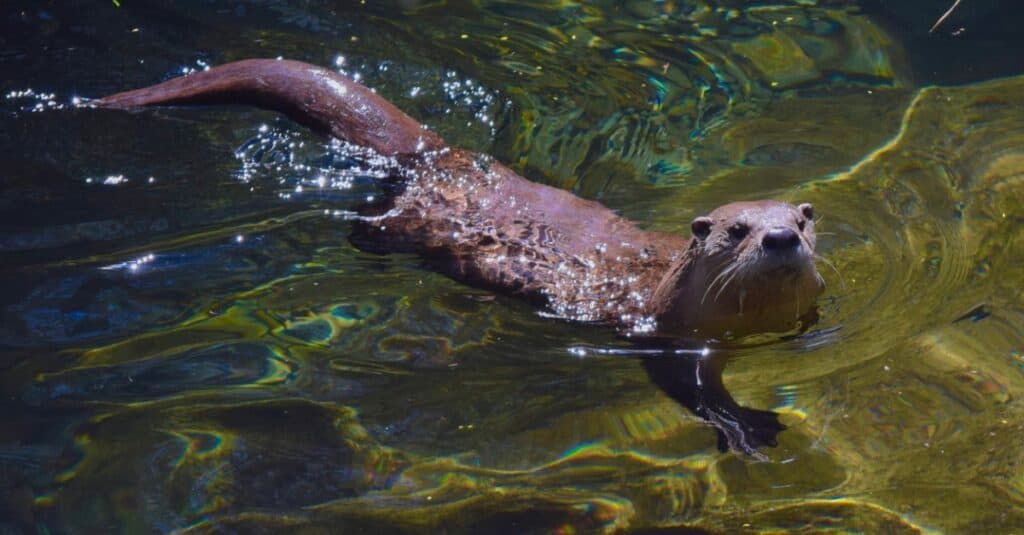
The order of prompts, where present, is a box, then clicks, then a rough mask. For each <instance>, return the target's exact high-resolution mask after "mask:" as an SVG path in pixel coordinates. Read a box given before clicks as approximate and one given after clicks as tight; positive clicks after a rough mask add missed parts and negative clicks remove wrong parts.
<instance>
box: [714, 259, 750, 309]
mask: <svg viewBox="0 0 1024 535" xmlns="http://www.w3.org/2000/svg"><path fill="white" fill-rule="evenodd" d="M741 265H743V264H736V268H733V270H732V272H733V274H732V276H731V277H729V278H728V279H726V281H725V282H723V283H722V287H721V288H719V289H718V293H716V294H715V302H716V303H717V302H718V298H719V297H720V296H721V295H722V292H724V291H725V289H726V287H728V286H729V283H730V282H732V281H733V279H735V278H736V275H739V274H740V273H741V272H742V270H741V269H739V266H741ZM740 305H741V306H740V309H741V310H742V308H743V307H742V303H741V304H740Z"/></svg>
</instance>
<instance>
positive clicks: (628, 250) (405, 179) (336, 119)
mask: <svg viewBox="0 0 1024 535" xmlns="http://www.w3.org/2000/svg"><path fill="white" fill-rule="evenodd" d="M92 104H93V105H95V106H97V107H103V108H133V107H140V106H151V105H161V104H247V105H254V106H258V107H262V108H268V109H272V110H276V111H279V112H282V113H285V114H286V115H288V116H289V117H291V118H292V119H293V120H295V121H297V122H299V123H301V124H303V125H305V126H308V127H310V128H312V129H314V130H317V131H320V132H324V133H327V134H329V135H332V136H335V137H338V138H341V139H344V140H346V141H348V142H351V143H354V144H357V145H361V146H364V147H367V148H369V149H372V150H373V151H375V152H376V153H377V154H379V155H382V156H385V157H387V159H388V162H389V163H388V165H390V166H391V167H392V168H393V171H394V173H393V174H394V175H395V176H396V178H397V179H398V180H397V184H398V186H399V187H398V192H397V193H395V194H394V195H391V196H389V197H388V198H387V199H385V200H384V201H383V202H378V203H376V204H374V205H372V206H366V207H363V208H362V209H361V214H362V216H363V217H362V218H361V219H360V220H359V222H358V223H357V228H356V230H355V232H354V233H353V235H352V237H351V238H350V239H351V240H352V242H353V243H354V244H355V245H356V246H357V247H360V248H362V249H364V250H368V251H374V252H381V253H385V252H396V251H407V252H416V253H419V254H421V255H422V256H423V257H424V258H425V259H426V261H427V262H428V263H429V264H430V265H431V267H432V268H434V269H436V270H438V271H441V272H443V273H445V274H447V275H449V276H451V277H453V278H455V279H457V280H461V281H465V282H467V283H469V284H473V285H477V286H481V287H485V288H489V289H493V290H496V291H500V292H503V293H507V294H512V295H517V296H522V297H525V298H527V299H530V300H531V301H533V302H535V303H537V304H538V305H540V306H543V307H546V309H547V310H548V311H549V312H550V313H552V314H554V315H556V316H558V317H562V318H567V319H571V320H576V321H584V322H592V323H600V324H608V325H613V326H615V327H617V328H619V329H621V330H622V331H623V332H625V333H626V334H627V335H635V334H637V335H648V336H673V337H679V336H682V337H695V336H696V337H701V338H710V337H722V336H725V335H729V334H732V335H743V334H748V333H754V332H771V331H786V330H789V329H792V328H793V327H794V326H796V325H797V323H798V320H799V318H801V317H803V316H804V315H805V314H807V313H808V312H809V311H812V310H813V307H814V300H815V297H816V296H817V295H818V294H819V293H820V292H821V290H822V289H823V286H824V284H823V280H822V278H821V276H820V275H819V274H818V272H817V270H816V269H815V267H814V245H815V235H814V219H813V218H814V211H813V208H812V207H811V205H810V204H802V205H800V206H793V205H791V204H788V203H784V202H778V201H756V202H740V203H733V204H727V205H725V206H722V207H719V208H718V209H716V210H714V211H713V212H711V213H710V214H709V215H707V216H704V217H698V218H696V219H694V220H693V222H692V224H691V227H692V231H693V236H692V237H691V238H684V237H682V236H676V235H672V234H667V233H661V232H651V231H646V230H643V229H641V228H639V227H638V226H636V225H635V224H634V223H632V222H630V221H628V220H626V219H623V218H622V217H619V216H618V215H616V214H615V213H614V212H612V211H611V210H609V209H607V208H605V207H604V206H602V205H600V204H598V203H597V202H594V201H588V200H584V199H580V198H578V197H575V196H574V195H572V194H570V193H568V192H566V191H563V190H559V189H557V188H553V187H550V186H546V185H543V184H537V183H533V182H530V181H528V180H526V179H524V178H522V177H520V176H519V175H517V174H516V173H515V172H513V171H512V170H510V169H508V168H507V167H505V166H503V165H501V164H500V163H498V162H496V161H494V160H492V159H491V158H490V157H488V156H486V155H482V154H475V153H472V152H469V151H465V150H461V149H456V148H450V147H448V146H447V145H446V144H445V142H444V140H443V139H441V137H440V136H439V135H437V134H436V133H434V132H431V131H430V130H427V129H426V128H424V127H423V126H422V125H421V124H419V123H418V122H417V121H416V120H415V119H413V118H411V117H409V116H408V115H406V114H405V113H403V112H402V111H400V110H399V109H398V108H396V107H395V106H394V105H392V104H391V103H389V102H388V101H386V100H385V99H383V98H382V97H380V96H378V95H376V94H375V93H373V92H372V91H370V90H368V89H366V88H365V87H363V86H361V85H359V84H357V83H355V82H353V81H351V80H348V79H346V78H344V77H343V76H340V75H338V74H336V73H334V72H331V71H329V70H327V69H323V68H320V67H316V66H313V65H309V64H305V63H301V62H296V61H283V60H261V59H255V60H246V61H239V62H236V63H230V64H227V65H222V66H219V67H214V68H212V69H209V70H208V71H203V72H198V73H195V74H191V75H188V76H184V77H180V78H175V79H172V80H168V81H166V82H163V83H160V84H157V85H154V86H151V87H147V88H143V89H138V90H134V91H128V92H124V93H118V94H115V95H111V96H108V97H104V98H102V99H99V100H96V101H94V102H92Z"/></svg>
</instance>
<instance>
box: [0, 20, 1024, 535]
mask: <svg viewBox="0 0 1024 535" xmlns="http://www.w3.org/2000/svg"><path fill="white" fill-rule="evenodd" d="M876 4H877V5H876ZM909 4H911V3H909V2H908V3H906V6H905V5H904V4H900V5H899V6H892V5H888V4H886V3H884V2H883V3H871V5H866V6H865V7H866V8H869V10H868V11H862V10H859V9H857V8H856V7H855V6H853V5H852V3H848V2H826V1H817V2H816V1H813V0H803V1H794V2H756V3H753V2H728V1H721V2H711V1H704V2H692V1H688V2H671V1H666V2H626V3H618V2H606V3H586V4H579V3H574V2H551V3H541V2H517V3H502V2H472V3H471V2H448V3H445V2H440V3H427V2H416V1H413V0H409V1H404V2H396V3H388V4H386V5H382V4H380V3H377V2H370V1H369V0H368V1H367V3H366V4H360V3H357V2H352V3H337V4H336V5H333V6H330V7H324V6H322V5H319V4H315V3H304V2H303V3H299V2H296V3H293V4H292V5H287V4H284V3H279V2H270V3H252V4H250V3H246V2H220V3H210V2H188V3H177V2H176V3H174V4H173V5H171V4H166V3H152V4H143V3H142V2H132V1H131V0H121V7H116V6H114V5H112V4H108V3H104V2H60V3H57V2H53V3H49V2H39V3H24V5H18V6H15V7H13V8H10V9H7V10H4V11H6V12H5V13H3V15H2V16H3V18H2V22H0V24H2V27H0V69H2V71H3V72H4V73H5V76H4V77H3V78H2V81H0V90H2V93H3V94H4V95H7V97H6V98H5V99H4V100H3V101H2V102H0V106H2V111H3V113H2V114H0V149H2V151H0V154H2V157H0V158H2V161H3V163H4V165H3V166H2V171H0V173H2V176H3V179H4V180H3V187H2V189H0V214H2V215H0V254H2V258H3V260H2V261H0V295H2V297H0V366H2V368H3V374H2V375H0V393H2V396H0V404H2V406H3V408H4V414H5V424H4V425H3V426H0V498H2V499H0V529H2V530H3V531H5V532H12V533H18V532H42V533H47V532H48V533H65V532H70V533H77V532H82V533H96V532H129V533H136V532H138V533H149V532H154V531H156V532H164V531H173V530H186V531H188V530H191V531H196V532H253V531H258V530H260V529H263V530H268V531H273V532H288V533H291V532H318V533H319V532H345V533H355V532H366V533H382V532H441V531H442V530H447V532H450V533H451V532H467V533H492V532H508V533H550V532H555V533H601V532H616V531H627V532H638V533H641V532H649V531H647V530H654V529H657V528H668V527H688V528H693V529H696V530H704V531H709V532H745V531H750V532H758V531H774V532H781V531H804V532H822V531H839V532H846V531H858V532H867V533H903V532H910V533H912V532H925V531H927V532H931V531H935V532H949V533H1013V532H1020V531H1021V530H1024V470H1022V468H1021V463H1022V462H1024V444H1022V441H1021V439H1020V437H1021V436H1022V430H1024V423H1022V422H1024V420H1022V412H1024V407H1022V405H1021V392H1022V391H1024V334H1022V333H1024V285H1022V283H1021V282H1022V281H1024V267H1022V266H1024V232H1022V228H1024V227H1022V225H1021V223H1022V220H1024V76H1017V75H1016V74H1018V73H1020V74H1021V75H1024V68H1021V67H1019V66H1015V65H1014V64H1013V60H1012V59H1011V58H1014V57H1019V56H1016V55H1015V50H1016V48H1015V47H1019V46H1020V45H1019V44H1017V43H1016V41H1014V40H1013V39H1012V38H1011V37H1012V35H1013V33H1012V32H1010V31H1003V33H1000V31H1002V30H1003V29H1005V28H1004V26H1001V25H1000V24H998V21H999V20H1000V19H1003V18H1005V19H1008V20H1011V21H1012V20H1014V17H1016V18H1019V15H1017V14H1016V11H1019V10H1018V9H1017V8H1015V7H1011V6H1009V5H1008V4H1006V3H1002V4H999V3H992V2H980V1H979V2H971V1H970V0H965V2H964V6H963V7H962V8H961V9H962V10H963V11H962V13H959V14H958V15H957V17H959V18H953V19H951V20H950V22H949V26H948V28H944V29H942V30H941V31H939V32H937V33H936V34H931V35H929V34H928V33H927V30H928V27H930V26H931V24H932V22H933V21H934V20H935V18H937V16H938V15H939V14H941V12H942V11H943V10H944V9H945V8H946V7H947V6H945V5H942V6H936V5H930V4H929V5H924V4H925V3H923V2H922V3H914V4H921V5H920V6H917V7H913V8H912V7H909ZM961 27H963V28H966V30H965V31H964V32H960V31H959V30H958V28H961ZM976 28H977V31H975V29H976ZM983 29H984V30H985V31H982V30H983ZM954 32H958V33H957V35H953V33H954ZM965 32H966V33H965ZM972 32H973V33H972ZM1001 40H1002V41H1001ZM930 46H931V47H932V48H929V47H930ZM992 50H1002V51H1003V53H1004V54H1005V56H999V57H990V59H989V60H988V61H987V62H981V61H979V58H981V57H983V56H984V55H985V54H988V52H989V51H992ZM257 56H258V57H276V56H283V57H288V58H293V59H301V60H305V61H309V62H311V63H316V64H320V65H329V66H334V67H335V68H337V69H340V70H343V71H344V72H346V73H347V74H349V75H352V76H355V75H358V76H359V78H360V80H361V81H362V82H364V83H366V84H368V85H370V86H371V87H374V88H376V90H377V91H378V92H379V93H380V94H382V95H384V96H386V97H388V98H389V99H391V100H392V101H394V102H395V103H396V104H398V105H399V106H400V107H402V108H403V109H405V110H407V111H408V112H409V113H411V114H412V115H414V116H416V117H417V118H419V119H421V120H422V121H424V122H425V123H427V124H429V125H430V126H431V127H433V128H435V129H437V130H438V131H439V132H441V133H442V134H443V135H444V136H445V137H446V138H447V139H448V140H449V141H450V142H451V143H452V144H456V145H460V146H463V147H467V148H470V149H474V150H479V151H483V152H487V153H489V154H492V155H494V156H495V157H497V158H498V159H500V160H501V161H503V162H506V163H507V164H508V165H510V166H511V167H512V168H514V169H515V170H517V171H518V172H520V173H522V174H523V175H524V176H527V177H529V178H531V179H533V180H537V181H540V182H545V183H549V184H553V185H557V186H560V187H563V188H566V189H570V190H572V191H574V192H575V193H577V194H578V195H580V196H583V197H586V198H590V199H597V200H600V201H601V202H603V203H605V204H606V205H608V206H610V207H612V208H614V209H616V210H618V211H620V212H621V213H623V214H624V215H626V216H628V217H630V218H633V219H635V220H638V221H640V222H642V223H643V224H644V225H645V226H646V227H648V228H653V229H660V230H672V231H677V232H686V231H687V229H688V227H689V221H690V220H691V219H692V218H693V217H694V216H696V215H700V214H702V213H704V212H706V211H707V210H709V209H710V208H712V207H714V206H717V205H719V204H722V203H725V202H729V201H735V200H743V199H756V198H766V197H771V198H782V199H787V200H791V201H794V202H805V201H809V202H813V203H814V205H815V212H816V214H818V215H819V216H820V217H821V222H820V223H819V224H818V229H819V248H818V249H819V253H821V254H822V255H823V256H825V258H826V259H827V260H828V261H829V262H831V263H832V264H834V268H835V269H832V267H829V266H827V265H824V264H822V265H820V266H819V268H820V270H821V272H822V274H823V275H824V276H825V277H826V280H827V282H828V289H827V291H826V294H825V295H824V296H823V297H822V298H821V299H820V307H821V314H822V319H821V321H820V322H819V323H818V325H816V326H815V327H814V328H813V329H812V331H811V332H810V333H809V334H808V335H806V336H804V337H801V338H798V339H795V340H777V339H774V338H771V337H768V338H763V339H759V340H757V341H756V342H757V343H754V341H750V343H747V344H741V345H740V347H738V348H736V349H734V350H733V351H730V352H729V354H728V355H727V360H728V364H727V366H726V367H725V371H724V378H723V379H724V383H725V386H726V387H727V388H728V390H729V392H730V394H731V395H732V396H733V397H734V398H735V399H736V401H737V402H739V403H740V404H741V405H743V406H746V407H752V408H757V409H762V410H773V411H775V412H777V413H779V415H780V419H781V421H782V422H783V423H785V424H786V425H787V426H788V429H786V430H785V431H783V432H782V433H781V434H779V436H778V440H779V444H778V445H777V446H776V447H764V448H761V449H760V453H761V454H762V455H763V457H764V458H763V459H760V460H759V459H757V458H754V457H750V456H747V455H743V454H737V453H733V452H726V453H723V452H720V451H719V449H718V448H717V447H716V445H717V439H716V433H715V431H714V430H713V429H711V428H709V427H708V426H707V425H706V424H705V423H704V422H702V421H701V420H700V419H699V418H698V417H697V416H695V415H694V414H693V413H692V412H691V411H689V410H687V409H686V408H684V407H681V406H680V405H679V404H678V403H676V401H674V400H673V399H671V398H670V397H668V396H667V395H666V394H665V393H664V392H663V391H662V390H661V389H659V388H658V387H657V386H655V385H654V384H653V383H652V381H651V378H650V377H649V376H648V374H647V373H645V371H644V368H643V366H642V365H641V363H640V361H639V359H638V358H635V357H633V356H630V353H629V351H630V350H631V349H634V347H635V346H633V345H632V344H631V343H630V342H629V341H627V340H623V339H620V338H618V337H617V336H616V334H615V333H614V332H610V331H607V330H604V329H601V328H595V327H587V326H581V325H574V324H569V323H565V322H561V321H558V320H554V319H549V318H545V317H542V316H540V315H538V314H537V312H536V311H535V310H533V309H531V308H530V307H528V306H527V305H525V304H523V303H519V302H516V301H514V300H511V299H507V298H504V297H501V296H494V295H491V294H489V293H487V292H484V291H480V290H475V289H472V288H468V287H465V286H463V285H460V284H458V283H456V282H454V281H451V280H449V279H446V278H444V277H442V276H440V275H437V274H434V273H431V272H429V271H426V270H424V269H422V267H421V261H420V259H418V258H416V257H413V256H407V255H390V256H377V255H372V254H368V253H363V252H360V251H358V250H357V249H355V248H354V247H352V246H351V245H349V244H348V242H347V241H346V236H347V235H348V231H349V228H350V227H349V223H348V222H347V220H346V217H345V214H346V213H347V211H349V210H352V209H353V208H354V207H356V206H357V205H358V204H360V203H361V202H363V201H364V200H365V199H366V198H367V197H368V196H373V195H379V194H381V191H380V187H379V185H378V184H377V182H375V179H374V176H373V173H372V172H369V171H367V170H365V169H361V168H360V167H359V165H358V162H354V161H353V160H352V158H351V156H350V155H349V154H348V153H347V152H346V151H345V149H344V147H339V146H337V145H332V144H331V143H329V142H328V141H327V140H324V139H321V138H319V137H317V136H315V135H313V134H310V133H308V132H306V131H304V130H303V129H302V128H300V127H298V126H296V125H294V124H291V123H289V122H288V121H287V120H283V119H279V118H277V117H276V116H275V115H273V114H269V113H265V112H259V111H253V110H241V109H227V108H218V109H208V110H194V109H180V108H179V109H164V110H157V111H146V112H140V113H123V112H114V111H100V110H91V109H76V108H73V107H70V106H66V104H68V102H69V101H70V99H71V98H72V97H73V96H82V97H96V96H100V95H103V94H107V93H110V92H113V91H117V90H123V89H127V88H130V87H137V86H142V85H148V84H151V83H154V82H156V81H159V80H162V79H165V78H168V77H170V76H173V75H175V74H177V73H180V72H181V70H182V69H183V68H186V69H201V68H202V67H203V65H204V64H220V63H225V62H228V61H232V60H236V59H241V58H246V57H257ZM984 57H989V56H984ZM932 83H941V84H942V85H940V86H937V87H936V86H933V85H932ZM29 88H31V89H32V90H33V93H32V94H23V93H20V92H23V91H24V90H27V89H29ZM45 93H54V96H53V97H52V98H50V97H49V95H45V96H43V97H41V96H40V94H45ZM51 101H52V103H51ZM36 106H38V107H39V108H40V109H41V110H42V111H39V112H33V111H32V110H33V109H34V108H35V107H36ZM321 179H323V180H321ZM608 349H614V350H616V351H618V352H614V351H613V352H609V351H607V350H608ZM620 352H624V353H626V354H625V355H623V354H620Z"/></svg>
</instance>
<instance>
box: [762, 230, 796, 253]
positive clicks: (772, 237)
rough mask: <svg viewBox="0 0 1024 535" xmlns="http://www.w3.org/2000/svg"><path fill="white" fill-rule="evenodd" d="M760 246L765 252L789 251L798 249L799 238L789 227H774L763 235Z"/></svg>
mask: <svg viewBox="0 0 1024 535" xmlns="http://www.w3.org/2000/svg"><path fill="white" fill-rule="evenodd" d="M761 246H762V247H764V248H765V250H766V251H778V252H782V251H789V250H790V249H796V248H797V247H800V236H799V235H798V234H797V233H796V231H794V230H793V229H791V228H789V227H775V228H773V229H770V230H768V232H765V233H764V238H761Z"/></svg>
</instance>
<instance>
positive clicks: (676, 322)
mask: <svg viewBox="0 0 1024 535" xmlns="http://www.w3.org/2000/svg"><path fill="white" fill-rule="evenodd" d="M690 226H691V229H692V231H693V238H692V240H691V242H690V243H689V246H688V247H687V249H686V252H685V253H684V254H683V255H682V257H681V258H680V259H679V260H678V261H676V262H675V264H674V265H673V267H672V269H671V270H670V271H669V274H668V275H667V276H666V277H665V278H664V279H663V280H662V281H661V283H660V284H659V285H658V287H657V289H656V290H655V292H654V296H653V299H652V307H653V312H654V317H655V319H656V321H657V325H658V330H659V331H661V332H665V333H669V332H671V333H674V334H679V335H696V336H705V337H723V336H730V335H732V336H743V335H747V334H752V333H760V332H779V331H787V330H791V329H793V328H794V327H796V326H798V325H799V324H801V322H802V321H803V322H806V321H807V318H808V317H809V316H811V315H812V313H813V311H814V307H815V299H816V298H817V296H818V295H819V294H820V293H821V291H822V290H823V289H824V287H825V283H824V280H823V278H822V277H821V275H820V274H819V273H818V270H817V269H816V268H815V264H814V263H815V258H816V255H815V252H814V247H815V234H814V207H813V206H812V205H811V204H808V203H804V204H801V205H799V206H794V205H792V204H789V203H785V202H780V201H752V202H737V203H731V204H727V205H724V206H721V207H719V208H717V209H715V210H714V211H712V212H711V213H710V214H709V215H707V216H702V217H698V218H696V219H694V220H693V222H692V223H691V225H690Z"/></svg>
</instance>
